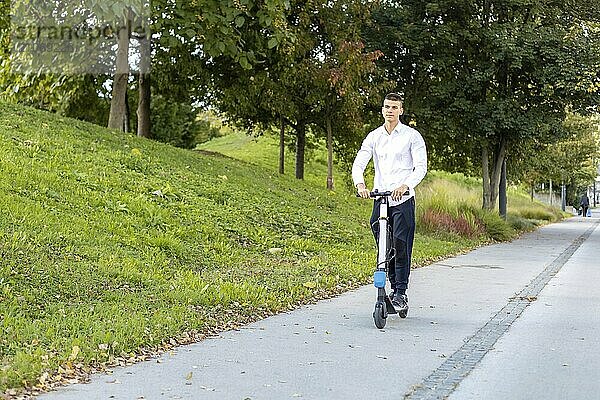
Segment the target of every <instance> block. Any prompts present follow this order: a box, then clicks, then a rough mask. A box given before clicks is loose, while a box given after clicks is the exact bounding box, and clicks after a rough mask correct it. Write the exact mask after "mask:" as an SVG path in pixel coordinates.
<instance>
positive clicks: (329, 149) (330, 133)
mask: <svg viewBox="0 0 600 400" xmlns="http://www.w3.org/2000/svg"><path fill="white" fill-rule="evenodd" d="M326 124H327V189H329V190H333V130H332V129H331V117H330V116H328V117H327V120H326Z"/></svg>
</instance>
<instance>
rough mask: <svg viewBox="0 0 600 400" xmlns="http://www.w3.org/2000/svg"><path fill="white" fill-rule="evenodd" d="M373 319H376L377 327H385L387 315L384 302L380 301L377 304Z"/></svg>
mask: <svg viewBox="0 0 600 400" xmlns="http://www.w3.org/2000/svg"><path fill="white" fill-rule="evenodd" d="M373 320H374V321H375V326H376V327H377V329H383V328H384V327H385V323H386V321H387V315H386V312H385V306H384V304H383V303H382V302H379V301H378V302H377V303H376V304H375V310H374V311H373Z"/></svg>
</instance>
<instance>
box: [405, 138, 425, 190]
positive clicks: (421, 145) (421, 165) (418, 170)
mask: <svg viewBox="0 0 600 400" xmlns="http://www.w3.org/2000/svg"><path fill="white" fill-rule="evenodd" d="M410 152H411V155H412V159H413V172H412V173H411V174H410V175H409V177H408V178H407V179H406V182H404V183H405V184H406V186H407V187H409V188H411V189H414V188H415V187H416V186H417V185H418V184H419V183H421V181H422V180H423V178H424V177H425V174H426V173H427V148H426V147H425V141H424V140H423V137H422V136H421V134H420V133H418V132H416V135H415V138H414V141H413V142H412V143H411V146H410Z"/></svg>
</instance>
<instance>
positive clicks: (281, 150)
mask: <svg viewBox="0 0 600 400" xmlns="http://www.w3.org/2000/svg"><path fill="white" fill-rule="evenodd" d="M280 122H281V126H280V129H279V173H280V174H281V175H283V174H284V172H285V157H284V156H285V120H284V118H283V116H281V117H280Z"/></svg>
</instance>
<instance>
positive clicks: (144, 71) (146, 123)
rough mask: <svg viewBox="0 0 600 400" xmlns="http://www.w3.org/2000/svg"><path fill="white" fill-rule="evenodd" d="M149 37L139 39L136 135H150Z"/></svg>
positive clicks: (147, 136) (146, 136)
mask: <svg viewBox="0 0 600 400" xmlns="http://www.w3.org/2000/svg"><path fill="white" fill-rule="evenodd" d="M150 57H151V54H150V39H149V38H143V39H141V40H140V74H139V78H138V90H139V93H138V96H139V97H138V108H137V121H138V124H137V135H138V136H141V137H145V138H149V137H150V132H151V129H152V127H151V122H150V99H151V94H150Z"/></svg>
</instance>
